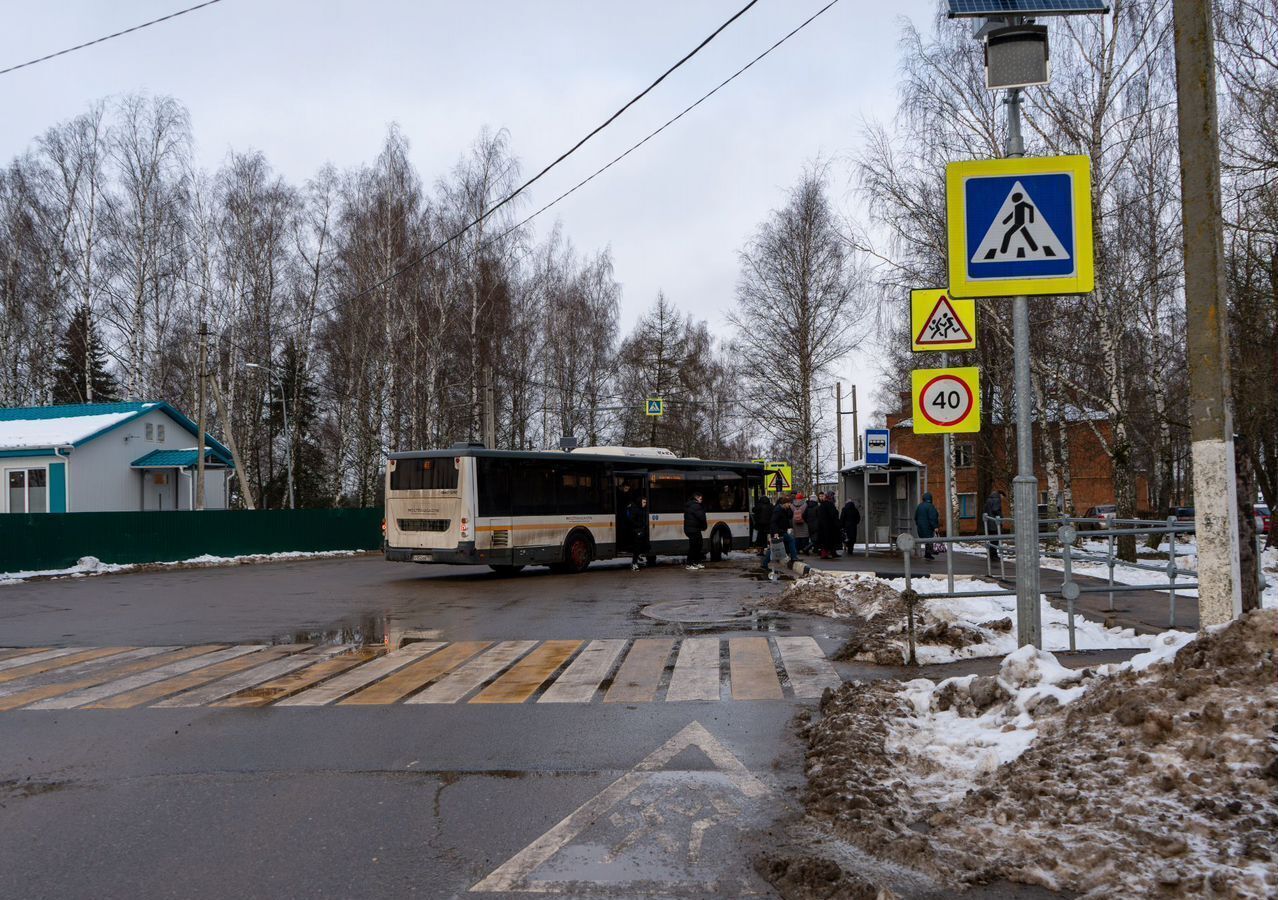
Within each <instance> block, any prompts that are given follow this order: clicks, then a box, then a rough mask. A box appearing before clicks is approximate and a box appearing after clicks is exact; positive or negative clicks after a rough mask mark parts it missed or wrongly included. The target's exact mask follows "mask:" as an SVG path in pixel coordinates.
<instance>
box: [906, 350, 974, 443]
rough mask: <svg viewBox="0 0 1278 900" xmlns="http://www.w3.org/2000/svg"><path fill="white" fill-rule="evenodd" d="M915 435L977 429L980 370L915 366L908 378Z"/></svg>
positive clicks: (971, 367) (964, 431) (956, 432)
mask: <svg viewBox="0 0 1278 900" xmlns="http://www.w3.org/2000/svg"><path fill="white" fill-rule="evenodd" d="M910 382H911V387H912V388H913V390H912V392H911V393H912V395H913V404H914V433H915V434H961V433H970V432H973V431H980V430H981V370H980V369H979V368H977V367H976V366H963V367H959V368H953V369H915V370H914V371H913V372H912V373H911V377H910Z"/></svg>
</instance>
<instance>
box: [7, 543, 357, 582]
mask: <svg viewBox="0 0 1278 900" xmlns="http://www.w3.org/2000/svg"><path fill="white" fill-rule="evenodd" d="M361 552H363V551H360V550H315V551H301V550H294V551H288V552H284V553H254V554H249V555H246V556H211V555H209V554H207V553H206V554H204V555H202V556H196V557H192V558H191V559H183V560H178V561H176V562H154V563H104V562H102V561H101V560H100V559H98V558H97V557H96V556H84V557H81V558H80V561H79V562H77V563H76V564H75V565H74V566H71V567H70V568H67V569H39V570H32V571H29V572H0V585H5V584H19V583H20V582H23V581H28V580H30V579H33V578H50V579H52V578H84V577H86V576H89V575H110V574H113V573H116V572H129V571H134V570H137V569H151V568H156V567H160V568H163V567H176V566H183V567H194V568H199V567H202V566H240V565H248V564H252V563H263V562H280V561H282V560H289V559H321V558H324V557H336V556H355V555H357V554H359V553H361Z"/></svg>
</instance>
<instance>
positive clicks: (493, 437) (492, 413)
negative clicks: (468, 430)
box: [484, 366, 497, 450]
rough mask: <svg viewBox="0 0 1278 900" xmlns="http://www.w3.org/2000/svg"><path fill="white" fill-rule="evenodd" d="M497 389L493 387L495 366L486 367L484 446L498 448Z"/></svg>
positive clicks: (491, 448)
mask: <svg viewBox="0 0 1278 900" xmlns="http://www.w3.org/2000/svg"><path fill="white" fill-rule="evenodd" d="M496 398H497V391H496V390H495V389H494V387H493V367H492V366H485V367H484V446H485V447H487V448H488V449H489V450H495V449H496V448H497V402H496Z"/></svg>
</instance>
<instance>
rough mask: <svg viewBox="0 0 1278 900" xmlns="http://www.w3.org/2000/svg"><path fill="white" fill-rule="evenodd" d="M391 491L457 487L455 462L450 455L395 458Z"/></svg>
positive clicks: (435, 489) (439, 489) (433, 489)
mask: <svg viewBox="0 0 1278 900" xmlns="http://www.w3.org/2000/svg"><path fill="white" fill-rule="evenodd" d="M390 489H391V490H392V491H450V490H456V489H457V464H456V462H454V460H453V457H451V456H440V457H430V458H428V459H397V460H395V468H394V469H393V470H392V471H391V477H390Z"/></svg>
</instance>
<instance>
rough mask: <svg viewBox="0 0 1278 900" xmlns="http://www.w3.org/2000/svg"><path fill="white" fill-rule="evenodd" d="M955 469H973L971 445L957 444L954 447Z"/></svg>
mask: <svg viewBox="0 0 1278 900" xmlns="http://www.w3.org/2000/svg"><path fill="white" fill-rule="evenodd" d="M954 468H956V469H970V468H972V445H971V444H955V445H954Z"/></svg>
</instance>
